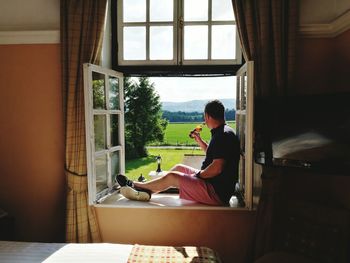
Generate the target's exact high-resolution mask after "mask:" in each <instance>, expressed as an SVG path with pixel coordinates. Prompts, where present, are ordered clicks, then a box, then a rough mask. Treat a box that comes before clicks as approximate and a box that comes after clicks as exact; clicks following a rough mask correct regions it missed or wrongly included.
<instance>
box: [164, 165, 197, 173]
mask: <svg viewBox="0 0 350 263" xmlns="http://www.w3.org/2000/svg"><path fill="white" fill-rule="evenodd" d="M170 171H178V172H181V173H184V174H196V173H197V172H198V171H199V170H198V169H196V168H193V167H191V166H188V165H185V164H181V163H180V164H176V165H175V166H174V167H172V168H171V169H170Z"/></svg>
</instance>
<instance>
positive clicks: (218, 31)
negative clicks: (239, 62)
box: [211, 25, 236, 59]
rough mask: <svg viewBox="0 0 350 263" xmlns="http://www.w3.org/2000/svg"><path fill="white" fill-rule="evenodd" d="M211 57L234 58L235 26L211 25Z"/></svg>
mask: <svg viewBox="0 0 350 263" xmlns="http://www.w3.org/2000/svg"><path fill="white" fill-rule="evenodd" d="M211 43H212V44H211V48H212V49H211V56H212V57H211V58H212V59H234V58H235V55H236V26H233V25H221V26H213V27H212V42H211Z"/></svg>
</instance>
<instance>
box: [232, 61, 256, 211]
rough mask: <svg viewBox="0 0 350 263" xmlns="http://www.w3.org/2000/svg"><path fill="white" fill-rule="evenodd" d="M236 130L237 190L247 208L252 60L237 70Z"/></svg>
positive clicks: (250, 176)
mask: <svg viewBox="0 0 350 263" xmlns="http://www.w3.org/2000/svg"><path fill="white" fill-rule="evenodd" d="M236 76H237V89H236V90H237V97H236V132H237V135H238V138H239V140H240V150H241V158H240V163H239V165H240V167H239V190H240V193H241V194H242V195H243V199H244V202H245V205H246V207H247V208H249V209H251V208H252V205H253V204H252V198H253V196H252V194H253V192H252V189H253V186H252V184H253V164H254V163H253V162H254V159H253V132H254V130H253V117H254V116H253V113H254V108H253V106H254V104H253V81H254V62H253V61H248V62H247V63H245V64H244V65H243V66H242V67H241V68H240V69H239V70H238V72H237V75H236Z"/></svg>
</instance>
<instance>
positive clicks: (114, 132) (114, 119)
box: [110, 114, 120, 147]
mask: <svg viewBox="0 0 350 263" xmlns="http://www.w3.org/2000/svg"><path fill="white" fill-rule="evenodd" d="M110 116H111V146H112V147H113V146H118V145H120V142H119V130H118V129H119V116H118V115H117V114H111V115H110Z"/></svg>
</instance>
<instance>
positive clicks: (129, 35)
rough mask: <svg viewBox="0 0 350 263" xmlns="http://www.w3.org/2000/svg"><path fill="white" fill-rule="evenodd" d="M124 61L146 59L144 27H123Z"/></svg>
mask: <svg viewBox="0 0 350 263" xmlns="http://www.w3.org/2000/svg"><path fill="white" fill-rule="evenodd" d="M123 46H124V59H125V60H145V59H146V27H144V26H135V27H124V42H123Z"/></svg>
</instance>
